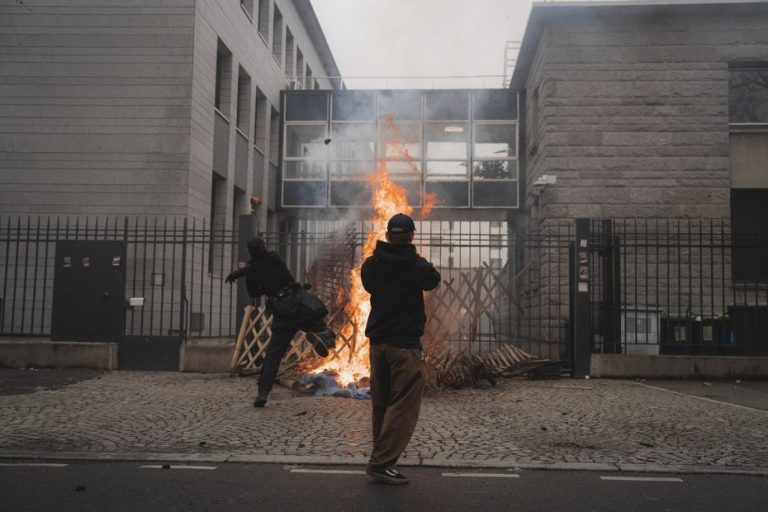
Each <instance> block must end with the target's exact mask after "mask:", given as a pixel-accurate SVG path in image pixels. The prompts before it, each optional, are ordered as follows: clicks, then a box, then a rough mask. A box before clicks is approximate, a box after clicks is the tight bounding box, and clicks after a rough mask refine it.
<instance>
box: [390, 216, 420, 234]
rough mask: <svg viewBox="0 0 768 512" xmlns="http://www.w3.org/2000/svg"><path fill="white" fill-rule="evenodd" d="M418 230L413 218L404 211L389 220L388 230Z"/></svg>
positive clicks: (410, 231)
mask: <svg viewBox="0 0 768 512" xmlns="http://www.w3.org/2000/svg"><path fill="white" fill-rule="evenodd" d="M414 231H416V225H415V224H414V223H413V219H412V218H410V217H409V216H407V215H406V214H404V213H398V214H395V215H393V216H392V218H391V219H389V222H387V232H389V233H413V232H414Z"/></svg>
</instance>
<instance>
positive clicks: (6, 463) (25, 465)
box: [0, 462, 69, 468]
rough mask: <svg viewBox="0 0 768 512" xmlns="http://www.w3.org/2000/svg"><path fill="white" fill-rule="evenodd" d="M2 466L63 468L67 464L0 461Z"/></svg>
mask: <svg viewBox="0 0 768 512" xmlns="http://www.w3.org/2000/svg"><path fill="white" fill-rule="evenodd" d="M0 466H3V467H28V468H65V467H67V466H69V464H54V463H48V462H0Z"/></svg>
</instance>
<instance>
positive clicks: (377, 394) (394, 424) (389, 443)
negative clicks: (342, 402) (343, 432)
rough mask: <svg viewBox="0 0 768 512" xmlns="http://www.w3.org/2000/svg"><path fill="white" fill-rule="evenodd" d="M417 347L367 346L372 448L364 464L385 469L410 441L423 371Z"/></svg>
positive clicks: (422, 384)
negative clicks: (369, 372)
mask: <svg viewBox="0 0 768 512" xmlns="http://www.w3.org/2000/svg"><path fill="white" fill-rule="evenodd" d="M420 352H421V351H420V350H418V349H409V348H397V347H392V346H389V345H386V344H383V345H372V346H371V399H372V400H371V401H372V406H373V450H372V451H371V458H370V460H369V461H368V467H369V468H370V469H375V470H383V469H389V468H391V467H393V466H394V465H395V464H397V459H399V458H400V455H401V454H402V453H403V451H404V450H405V447H406V446H407V445H408V442H409V441H410V440H411V436H412V435H413V431H414V429H415V428H416V421H417V420H418V419H419V409H420V407H421V397H422V395H423V394H424V384H425V381H426V374H425V371H424V361H422V360H421V356H420Z"/></svg>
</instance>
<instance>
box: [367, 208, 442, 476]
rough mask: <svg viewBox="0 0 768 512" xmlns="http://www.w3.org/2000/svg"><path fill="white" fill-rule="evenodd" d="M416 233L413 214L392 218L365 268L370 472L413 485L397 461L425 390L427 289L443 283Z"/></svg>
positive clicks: (413, 423)
mask: <svg viewBox="0 0 768 512" xmlns="http://www.w3.org/2000/svg"><path fill="white" fill-rule="evenodd" d="M415 231H416V226H415V225H414V223H413V219H411V218H410V217H409V216H407V215H404V214H402V213H398V214H397V215H395V216H393V217H392V218H391V219H390V220H389V222H388V223H387V242H382V241H379V242H377V243H376V249H375V250H374V252H373V255H372V256H370V257H369V258H368V259H366V260H365V262H364V263H363V268H362V272H361V277H362V280H363V287H365V289H366V291H368V293H370V294H371V313H370V315H369V316H368V324H367V326H366V328H365V335H366V336H368V338H369V339H370V340H371V398H372V402H373V404H372V405H373V451H372V452H371V457H370V460H369V461H368V467H367V468H366V473H368V475H370V476H371V477H372V478H374V479H375V480H376V481H379V482H382V483H388V484H393V485H402V484H407V483H408V479H407V478H405V477H404V476H403V475H402V474H401V473H400V472H398V471H397V469H396V468H395V465H396V464H397V459H398V458H400V455H401V454H402V453H403V450H405V447H406V446H407V445H408V441H410V439H411V436H412V435H413V430H414V429H415V428H416V421H417V420H418V417H419V408H420V406H421V396H422V394H423V392H424V383H425V380H426V376H425V372H424V357H423V351H422V349H421V336H422V335H423V334H424V324H425V323H426V319H427V317H426V314H425V313H424V291H425V290H433V289H434V288H436V287H437V285H438V284H440V274H439V273H438V271H437V270H435V267H434V266H433V265H432V264H431V263H429V262H428V261H427V260H425V259H424V258H422V257H421V256H419V255H418V254H417V253H416V247H415V246H414V245H413V244H412V243H411V242H412V241H413V235H414V232H415Z"/></svg>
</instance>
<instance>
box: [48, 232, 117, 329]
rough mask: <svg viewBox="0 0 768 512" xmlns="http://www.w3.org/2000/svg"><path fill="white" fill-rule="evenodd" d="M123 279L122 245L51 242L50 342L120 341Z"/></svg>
mask: <svg viewBox="0 0 768 512" xmlns="http://www.w3.org/2000/svg"><path fill="white" fill-rule="evenodd" d="M125 275H126V274H125V243H124V242H119V241H94V240H90V241H85V240H61V241H58V242H56V263H55V271H54V285H53V315H52V325H51V338H52V339H53V340H54V341H101V342H118V341H120V338H121V337H122V335H123V325H124V318H125V304H124V301H125Z"/></svg>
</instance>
